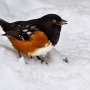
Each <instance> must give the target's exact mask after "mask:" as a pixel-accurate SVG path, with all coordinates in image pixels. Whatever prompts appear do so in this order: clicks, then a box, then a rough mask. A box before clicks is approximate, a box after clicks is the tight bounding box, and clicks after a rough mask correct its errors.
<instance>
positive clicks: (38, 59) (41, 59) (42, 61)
mask: <svg viewBox="0 0 90 90" xmlns="http://www.w3.org/2000/svg"><path fill="white" fill-rule="evenodd" d="M36 57H37V58H38V60H41V63H43V61H44V60H42V59H41V58H40V57H39V56H36Z"/></svg>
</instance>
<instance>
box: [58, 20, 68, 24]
mask: <svg viewBox="0 0 90 90" xmlns="http://www.w3.org/2000/svg"><path fill="white" fill-rule="evenodd" d="M64 24H67V21H66V20H64V19H62V20H61V22H59V25H64Z"/></svg>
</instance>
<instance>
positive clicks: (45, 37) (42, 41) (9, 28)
mask: <svg viewBox="0 0 90 90" xmlns="http://www.w3.org/2000/svg"><path fill="white" fill-rule="evenodd" d="M64 24H67V21H66V20H64V19H62V18H61V17H60V16H59V15H57V14H52V13H51V14H46V15H44V16H42V17H40V18H36V19H31V20H27V21H15V22H11V23H9V22H7V21H6V20H3V19H0V26H1V28H2V30H3V31H4V32H5V33H4V34H2V35H3V36H6V37H7V38H8V40H9V41H10V42H11V44H12V46H13V47H14V49H16V50H17V52H18V54H19V57H21V53H22V54H26V55H27V56H30V57H37V58H38V59H39V60H41V61H42V62H43V60H42V59H41V58H40V55H43V54H46V53H47V52H49V51H51V50H52V49H53V48H54V46H55V45H56V44H57V43H58V41H59V38H60V32H61V27H62V25H64Z"/></svg>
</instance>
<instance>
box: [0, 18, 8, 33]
mask: <svg viewBox="0 0 90 90" xmlns="http://www.w3.org/2000/svg"><path fill="white" fill-rule="evenodd" d="M8 24H9V23H8V22H6V21H5V20H3V19H1V18H0V26H1V27H2V29H3V31H5V32H6V31H7V26H8Z"/></svg>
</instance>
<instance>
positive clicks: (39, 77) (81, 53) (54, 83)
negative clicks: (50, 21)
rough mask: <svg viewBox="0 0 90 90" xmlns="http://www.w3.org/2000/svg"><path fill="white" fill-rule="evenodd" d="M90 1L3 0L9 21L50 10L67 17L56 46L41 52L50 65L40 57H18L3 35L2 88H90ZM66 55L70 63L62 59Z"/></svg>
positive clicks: (2, 7)
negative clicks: (38, 58) (46, 51)
mask: <svg viewBox="0 0 90 90" xmlns="http://www.w3.org/2000/svg"><path fill="white" fill-rule="evenodd" d="M89 4H90V0H67V2H66V3H65V0H63V1H61V2H60V1H59V0H34V1H32V0H14V1H13V0H0V11H1V12H0V17H1V18H3V19H5V20H7V21H9V22H12V21H16V20H27V19H33V18H37V17H41V16H43V15H45V14H47V13H56V14H58V15H60V16H61V17H62V18H63V19H65V20H67V21H68V24H67V25H65V26H62V31H61V36H60V40H59V42H58V44H57V46H56V47H55V49H53V50H52V51H50V52H49V53H48V54H47V55H46V56H45V57H43V56H42V58H44V59H45V60H46V61H48V63H49V65H46V64H45V63H43V64H41V63H40V61H39V60H37V58H33V59H31V58H30V57H27V56H22V57H21V58H19V57H18V54H17V52H16V51H15V50H14V49H13V47H12V45H11V43H10V42H9V41H8V40H7V38H6V37H3V36H2V35H0V38H1V39H0V90H90V57H89V56H90V6H89ZM2 33H4V32H3V31H2V29H1V28H0V34H2ZM65 57H67V58H68V60H69V63H66V62H64V61H63V59H64V58H65ZM25 62H27V63H28V64H26V63H25Z"/></svg>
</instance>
